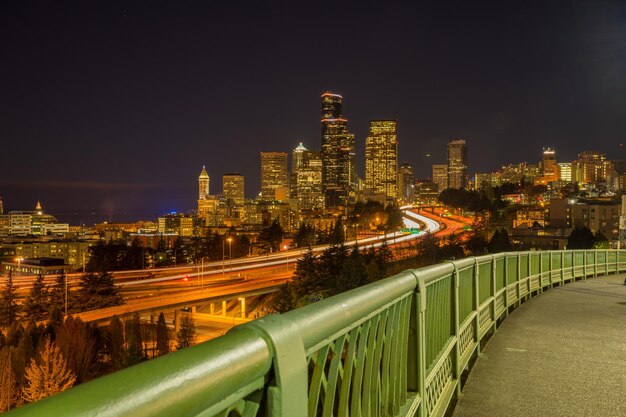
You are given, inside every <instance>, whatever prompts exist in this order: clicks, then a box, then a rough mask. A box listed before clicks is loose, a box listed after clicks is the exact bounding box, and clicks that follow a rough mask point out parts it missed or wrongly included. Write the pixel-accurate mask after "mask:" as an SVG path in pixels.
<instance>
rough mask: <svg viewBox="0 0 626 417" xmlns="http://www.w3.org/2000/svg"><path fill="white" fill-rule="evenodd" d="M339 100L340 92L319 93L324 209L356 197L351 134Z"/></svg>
mask: <svg viewBox="0 0 626 417" xmlns="http://www.w3.org/2000/svg"><path fill="white" fill-rule="evenodd" d="M342 102H343V97H341V96H340V95H339V94H333V93H324V94H322V151H321V155H322V186H323V192H324V198H325V200H326V207H327V208H331V207H337V206H341V205H347V204H348V203H350V202H352V201H354V200H355V199H356V159H355V150H354V149H355V148H354V134H352V133H350V132H348V120H347V119H345V118H344V117H343V114H342V111H341V107H342Z"/></svg>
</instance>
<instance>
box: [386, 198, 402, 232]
mask: <svg viewBox="0 0 626 417" xmlns="http://www.w3.org/2000/svg"><path fill="white" fill-rule="evenodd" d="M385 211H386V212H387V222H386V223H385V229H387V230H397V229H399V228H401V227H403V226H404V219H403V217H402V210H400V209H399V208H398V206H394V205H393V204H390V205H388V206H387V207H386V208H385Z"/></svg>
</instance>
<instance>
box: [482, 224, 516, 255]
mask: <svg viewBox="0 0 626 417" xmlns="http://www.w3.org/2000/svg"><path fill="white" fill-rule="evenodd" d="M487 249H488V250H489V253H499V252H507V251H510V250H512V249H513V245H511V240H510V239H509V234H508V232H507V231H506V229H497V230H496V231H495V233H494V234H493V236H492V237H491V240H490V241H489V244H488V245H487Z"/></svg>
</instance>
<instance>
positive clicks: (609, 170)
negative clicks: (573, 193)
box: [572, 151, 613, 183]
mask: <svg viewBox="0 0 626 417" xmlns="http://www.w3.org/2000/svg"><path fill="white" fill-rule="evenodd" d="M612 174H613V163H612V162H611V161H607V159H606V155H605V154H603V153H600V152H597V151H585V152H581V153H579V154H578V159H577V160H575V161H574V162H572V180H573V181H578V182H582V183H595V182H602V181H606V180H607V179H608V178H609V177H610V176H611V175H612Z"/></svg>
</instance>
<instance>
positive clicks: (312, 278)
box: [281, 249, 322, 311]
mask: <svg viewBox="0 0 626 417" xmlns="http://www.w3.org/2000/svg"><path fill="white" fill-rule="evenodd" d="M318 263H319V262H318V260H317V259H316V257H315V255H314V254H313V251H312V250H311V249H309V250H308V251H307V252H306V253H305V254H304V256H303V257H302V258H300V259H298V261H297V262H296V270H295V271H294V274H293V280H292V281H291V282H292V284H291V288H290V293H291V290H293V294H290V295H293V296H294V297H295V298H296V300H297V299H298V298H300V297H303V296H305V295H307V294H311V293H313V292H316V291H320V290H321V289H322V288H321V286H320V280H319V274H318V270H317V268H318ZM285 295H286V294H285ZM290 304H292V303H291V302H287V305H290ZM285 307H286V306H285ZM285 307H283V308H281V310H283V311H287V310H284V308H285Z"/></svg>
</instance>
